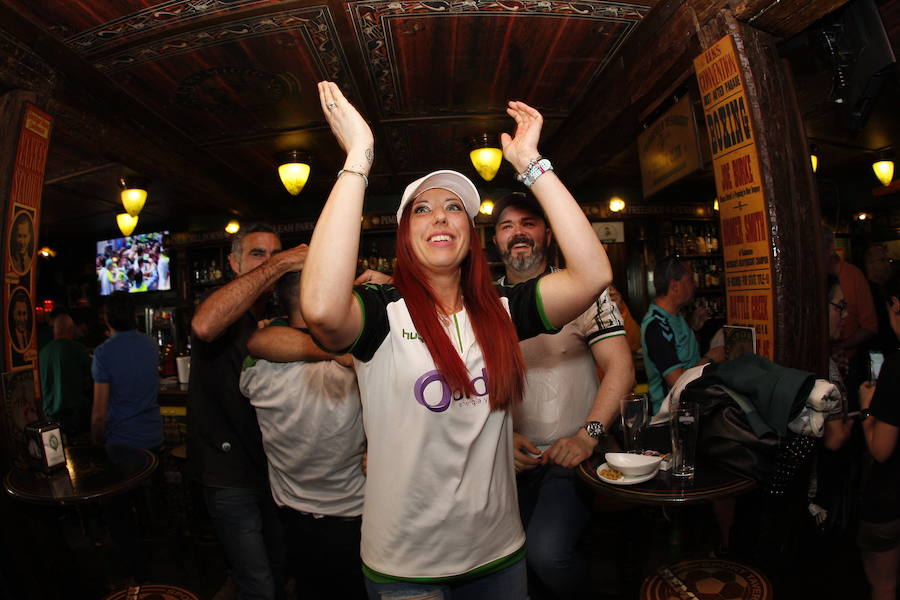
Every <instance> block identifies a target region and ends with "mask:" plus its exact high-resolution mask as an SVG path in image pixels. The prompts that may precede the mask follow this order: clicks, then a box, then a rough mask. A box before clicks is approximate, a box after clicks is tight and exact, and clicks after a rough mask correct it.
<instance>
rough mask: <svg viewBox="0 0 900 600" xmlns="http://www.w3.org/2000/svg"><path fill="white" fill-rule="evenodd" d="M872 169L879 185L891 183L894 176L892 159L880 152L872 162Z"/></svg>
mask: <svg viewBox="0 0 900 600" xmlns="http://www.w3.org/2000/svg"><path fill="white" fill-rule="evenodd" d="M872 170H873V171H875V177H877V178H878V181H880V182H881V185H885V186H886V185H891V180H892V179H893V178H894V161H892V160H889V159H888V157H887V156H885V155H884V154H882V155H880V156H879V157H878V160H877V161H875V162H874V163H872Z"/></svg>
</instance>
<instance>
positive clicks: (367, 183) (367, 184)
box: [337, 169, 369, 187]
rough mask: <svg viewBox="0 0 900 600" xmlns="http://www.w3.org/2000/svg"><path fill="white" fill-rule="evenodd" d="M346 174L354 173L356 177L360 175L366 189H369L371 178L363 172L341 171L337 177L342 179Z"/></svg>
mask: <svg viewBox="0 0 900 600" xmlns="http://www.w3.org/2000/svg"><path fill="white" fill-rule="evenodd" d="M344 173H353V174H354V175H359V176H360V177H362V178H363V181H364V182H365V184H366V187H369V177H368V176H367V175H366V174H365V173H363V172H362V171H354V170H353V169H341V170H340V171H338V174H337V176H338V177H340V176H341V175H343V174H344Z"/></svg>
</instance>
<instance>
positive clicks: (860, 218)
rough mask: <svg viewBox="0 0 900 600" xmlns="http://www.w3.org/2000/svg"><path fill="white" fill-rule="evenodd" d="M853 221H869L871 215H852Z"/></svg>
mask: <svg viewBox="0 0 900 600" xmlns="http://www.w3.org/2000/svg"><path fill="white" fill-rule="evenodd" d="M853 220H854V221H871V220H872V213H867V212H860V213H856V214H855V215H853Z"/></svg>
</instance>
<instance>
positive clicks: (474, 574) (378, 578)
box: [362, 544, 525, 583]
mask: <svg viewBox="0 0 900 600" xmlns="http://www.w3.org/2000/svg"><path fill="white" fill-rule="evenodd" d="M524 559H525V544H522V547H521V548H519V549H518V550H516V551H515V552H513V553H512V554H508V555H507V556H503V557H500V558H498V559H497V560H492V561H491V562H489V563H487V564H484V565H481V566H480V567H476V568H474V569H472V570H471V571H466V572H465V573H460V574H459V575H451V576H450V577H394V576H393V575H387V574H385V573H379V572H378V571H376V570H374V569H371V568H369V566H368V565H366V563H363V565H362V571H363V575H365V576H366V578H367V579H369V580H370V581H372V582H373V583H397V582H398V581H408V582H410V583H456V582H460V581H466V580H469V579H477V578H478V577H484V576H485V575H492V574H494V573H498V572H500V571H502V570H503V569H506V568H508V567H510V566H512V565H514V564H516V563H517V562H519V561H521V560H524Z"/></svg>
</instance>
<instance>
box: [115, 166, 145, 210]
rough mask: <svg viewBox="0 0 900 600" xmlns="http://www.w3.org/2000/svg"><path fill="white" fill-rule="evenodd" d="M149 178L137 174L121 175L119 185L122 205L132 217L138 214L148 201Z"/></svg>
mask: <svg viewBox="0 0 900 600" xmlns="http://www.w3.org/2000/svg"><path fill="white" fill-rule="evenodd" d="M147 183H148V182H147V179H146V178H144V177H138V176H136V175H123V176H122V177H119V187H120V188H121V189H122V192H121V193H120V194H119V196H120V197H121V199H122V206H124V207H125V212H127V213H128V214H129V215H131V216H132V217H136V216H138V214H140V212H141V209H142V208H144V203H145V202H146V201H147Z"/></svg>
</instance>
